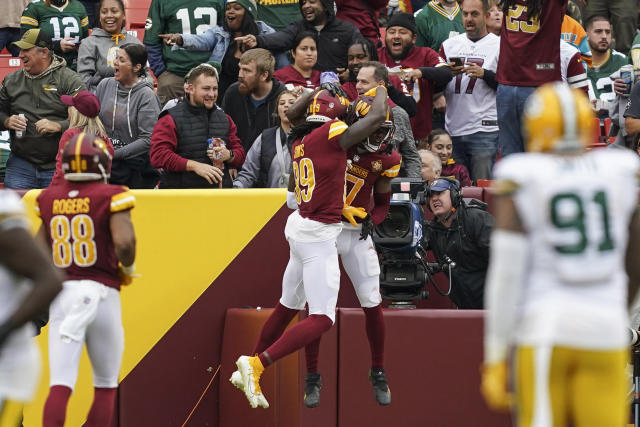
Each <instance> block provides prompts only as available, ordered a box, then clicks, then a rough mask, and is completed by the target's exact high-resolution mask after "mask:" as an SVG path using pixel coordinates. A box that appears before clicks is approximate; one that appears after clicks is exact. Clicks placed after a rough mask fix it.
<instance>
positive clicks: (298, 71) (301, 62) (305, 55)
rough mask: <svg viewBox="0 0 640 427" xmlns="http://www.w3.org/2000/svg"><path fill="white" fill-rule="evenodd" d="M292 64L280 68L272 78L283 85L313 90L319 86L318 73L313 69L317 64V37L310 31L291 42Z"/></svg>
mask: <svg viewBox="0 0 640 427" xmlns="http://www.w3.org/2000/svg"><path fill="white" fill-rule="evenodd" d="M291 57H292V58H293V64H292V65H289V66H286V67H284V68H280V69H279V70H277V71H276V72H275V73H273V77H275V78H276V79H277V80H280V81H281V82H282V83H284V84H292V85H294V86H302V87H304V88H307V89H315V88H316V87H318V86H320V74H321V73H320V71H318V70H314V69H313V67H315V66H316V64H317V63H318V36H316V35H315V34H314V33H312V32H311V31H303V32H301V33H300V34H298V35H297V36H296V38H295V40H294V41H293V49H291Z"/></svg>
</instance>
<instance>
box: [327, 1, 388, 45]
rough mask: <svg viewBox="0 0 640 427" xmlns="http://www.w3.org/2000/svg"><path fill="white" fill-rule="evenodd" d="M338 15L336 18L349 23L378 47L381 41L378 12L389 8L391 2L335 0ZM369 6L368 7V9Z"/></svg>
mask: <svg viewBox="0 0 640 427" xmlns="http://www.w3.org/2000/svg"><path fill="white" fill-rule="evenodd" d="M335 2H336V7H337V8H338V13H337V14H336V18H339V19H342V20H343V21H349V22H351V23H352V24H353V25H355V26H356V27H358V29H359V30H360V33H361V34H362V35H363V36H364V37H366V38H368V39H371V41H373V43H374V45H375V46H377V45H378V43H377V41H378V40H380V27H379V26H378V10H379V9H381V8H383V7H387V3H389V0H335ZM367 6H368V7H367Z"/></svg>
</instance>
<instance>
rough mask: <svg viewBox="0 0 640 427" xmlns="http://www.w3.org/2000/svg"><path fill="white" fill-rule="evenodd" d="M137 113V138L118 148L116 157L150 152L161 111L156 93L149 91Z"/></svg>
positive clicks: (124, 157)
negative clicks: (154, 129)
mask: <svg viewBox="0 0 640 427" xmlns="http://www.w3.org/2000/svg"><path fill="white" fill-rule="evenodd" d="M137 113H138V114H137V117H136V119H137V122H138V123H137V124H138V126H137V129H136V133H137V138H136V139H135V140H134V141H132V142H130V143H129V144H127V145H125V146H124V147H121V148H119V149H117V150H116V152H115V156H114V159H130V158H132V157H136V156H139V155H140V154H143V153H148V152H149V147H151V132H152V131H153V128H154V126H155V125H156V122H157V121H158V114H159V113H160V102H159V101H158V98H157V97H156V94H155V93H153V92H152V91H149V92H148V96H147V97H146V99H145V100H144V101H143V102H141V103H140V105H139V106H138V111H137Z"/></svg>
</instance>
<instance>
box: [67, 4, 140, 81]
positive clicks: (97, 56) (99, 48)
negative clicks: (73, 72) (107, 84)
mask: <svg viewBox="0 0 640 427" xmlns="http://www.w3.org/2000/svg"><path fill="white" fill-rule="evenodd" d="M99 14H100V15H99V16H100V18H99V19H100V21H99V23H100V28H94V29H93V31H92V32H91V35H90V36H89V37H87V38H86V39H84V40H82V43H81V44H80V50H79V52H78V73H79V74H80V75H81V76H82V80H83V81H84V83H85V84H86V85H87V89H88V90H90V91H92V92H95V90H96V87H97V86H98V83H100V81H101V80H102V79H105V78H107V77H113V63H114V61H115V59H116V53H117V52H118V49H119V48H120V47H122V46H124V45H127V44H142V43H141V42H140V40H138V38H137V37H134V36H132V35H131V34H127V31H126V30H125V28H124V20H125V15H124V4H123V3H122V0H102V1H101V2H100V11H99ZM145 67H146V66H145Z"/></svg>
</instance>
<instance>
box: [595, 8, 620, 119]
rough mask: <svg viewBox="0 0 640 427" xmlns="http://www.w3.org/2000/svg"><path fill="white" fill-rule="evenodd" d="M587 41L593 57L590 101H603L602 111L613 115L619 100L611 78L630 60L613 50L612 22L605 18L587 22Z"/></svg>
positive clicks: (598, 17) (596, 17)
mask: <svg viewBox="0 0 640 427" xmlns="http://www.w3.org/2000/svg"><path fill="white" fill-rule="evenodd" d="M587 40H588V43H589V47H590V48H591V55H592V61H591V66H590V67H589V68H587V78H588V79H589V99H591V101H592V102H594V101H595V100H598V99H599V100H600V101H602V109H606V110H608V111H609V115H611V114H612V112H613V110H614V107H616V106H617V98H616V92H615V90H614V85H615V82H614V81H612V80H611V77H610V76H611V74H612V73H615V72H616V71H618V70H619V69H620V67H622V66H623V65H627V64H628V63H629V59H628V58H627V57H626V56H624V55H623V54H622V53H620V52H618V51H616V50H614V49H611V22H610V21H609V19H607V18H605V17H604V16H594V17H593V18H591V19H590V20H589V21H588V22H587ZM620 82H622V80H620ZM618 84H619V83H618Z"/></svg>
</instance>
